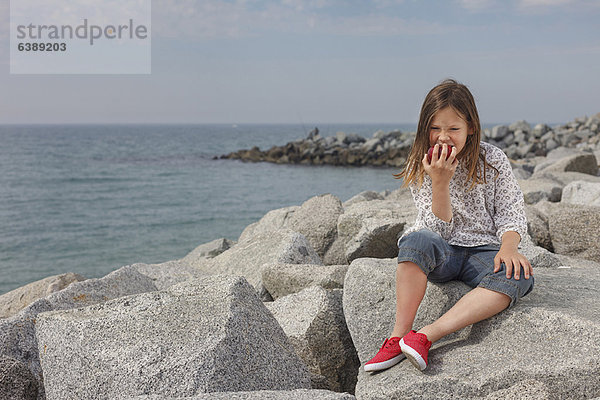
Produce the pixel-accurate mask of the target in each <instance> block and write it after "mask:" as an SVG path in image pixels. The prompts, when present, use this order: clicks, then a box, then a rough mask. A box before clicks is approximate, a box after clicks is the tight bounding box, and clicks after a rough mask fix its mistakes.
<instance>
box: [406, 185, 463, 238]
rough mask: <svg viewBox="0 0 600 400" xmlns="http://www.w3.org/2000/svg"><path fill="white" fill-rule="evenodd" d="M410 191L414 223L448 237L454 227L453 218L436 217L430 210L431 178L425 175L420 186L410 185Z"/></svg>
mask: <svg viewBox="0 0 600 400" xmlns="http://www.w3.org/2000/svg"><path fill="white" fill-rule="evenodd" d="M410 191H411V193H412V195H413V200H414V202H415V206H416V207H417V221H416V225H417V226H418V227H419V228H426V229H429V230H430V231H433V232H436V233H438V234H439V235H440V236H441V237H443V238H444V239H446V240H448V239H450V237H451V235H452V230H453V229H454V218H452V219H451V220H450V222H446V221H444V220H442V219H440V218H438V217H437V216H436V215H435V214H434V213H433V211H431V204H432V191H431V180H430V179H429V177H425V179H424V182H423V185H422V186H421V187H420V188H417V187H416V186H414V185H411V187H410Z"/></svg>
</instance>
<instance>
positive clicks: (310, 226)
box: [239, 194, 344, 259]
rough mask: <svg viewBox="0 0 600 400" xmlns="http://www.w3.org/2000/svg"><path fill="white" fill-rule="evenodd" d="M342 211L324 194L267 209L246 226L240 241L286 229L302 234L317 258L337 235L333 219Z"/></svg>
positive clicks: (335, 201)
mask: <svg viewBox="0 0 600 400" xmlns="http://www.w3.org/2000/svg"><path fill="white" fill-rule="evenodd" d="M343 212H344V209H343V207H342V203H341V201H340V199H338V198H337V197H335V196H333V195H331V194H324V195H321V196H315V197H312V198H310V199H308V200H307V201H305V202H304V203H303V204H302V206H299V207H298V206H293V207H286V208H281V209H278V210H272V211H269V212H268V213H267V214H265V216H264V217H262V218H261V219H260V220H259V221H258V222H256V223H254V224H252V225H249V226H248V227H246V229H244V231H243V232H242V234H241V235H240V238H239V241H240V242H244V241H248V240H249V239H251V238H252V237H253V236H255V235H257V234H261V233H269V232H273V231H276V230H278V229H282V228H288V229H291V230H293V231H295V232H298V233H301V234H302V235H304V236H305V237H306V239H307V240H308V242H309V243H310V244H311V246H312V247H313V248H314V249H315V251H316V252H317V254H318V255H319V257H320V258H321V259H323V258H324V257H325V254H326V252H327V250H328V249H329V248H330V247H331V244H332V243H333V242H334V240H335V238H336V236H337V221H338V218H339V216H340V215H341V214H342V213H343Z"/></svg>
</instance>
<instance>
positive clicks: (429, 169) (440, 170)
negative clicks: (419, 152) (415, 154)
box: [421, 144, 458, 185]
mask: <svg viewBox="0 0 600 400" xmlns="http://www.w3.org/2000/svg"><path fill="white" fill-rule="evenodd" d="M441 146H442V153H441V154H440V155H439V156H438V153H439V149H440V145H439V144H436V145H435V146H434V149H433V154H432V156H431V162H429V160H428V158H427V153H425V155H424V156H423V160H421V163H422V164H423V168H424V169H425V172H426V173H427V175H429V177H430V178H431V182H432V184H433V185H440V184H443V185H449V184H450V180H451V179H452V176H453V175H454V171H456V167H457V166H458V160H457V159H456V147H452V152H451V153H450V156H449V157H448V145H447V144H444V145H441Z"/></svg>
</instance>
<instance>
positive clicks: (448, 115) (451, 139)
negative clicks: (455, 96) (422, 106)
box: [429, 107, 473, 154]
mask: <svg viewBox="0 0 600 400" xmlns="http://www.w3.org/2000/svg"><path fill="white" fill-rule="evenodd" d="M472 134H473V130H472V129H469V125H468V124H467V121H465V120H464V119H463V118H462V117H461V116H460V115H459V114H458V113H457V112H456V111H454V109H453V108H451V107H446V108H442V109H441V110H439V111H438V112H436V113H435V114H434V115H433V121H432V122H431V128H430V130H429V145H431V146H434V145H436V144H439V145H440V146H441V145H442V144H447V145H451V146H454V147H456V154H460V152H461V151H462V150H463V149H464V147H465V143H466V141H467V136H468V135H472Z"/></svg>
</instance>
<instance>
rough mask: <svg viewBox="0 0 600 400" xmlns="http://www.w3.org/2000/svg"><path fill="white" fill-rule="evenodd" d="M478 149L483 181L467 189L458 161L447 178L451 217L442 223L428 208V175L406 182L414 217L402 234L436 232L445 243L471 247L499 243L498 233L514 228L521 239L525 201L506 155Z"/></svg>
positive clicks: (487, 147) (464, 172)
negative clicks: (416, 181) (419, 182)
mask: <svg viewBox="0 0 600 400" xmlns="http://www.w3.org/2000/svg"><path fill="white" fill-rule="evenodd" d="M480 151H481V152H482V154H484V156H485V159H486V160H487V162H488V164H490V165H493V166H494V167H496V169H498V177H497V178H496V179H494V177H495V176H496V171H494V170H493V169H492V168H490V167H488V168H487V170H486V178H487V183H484V184H478V185H475V186H474V187H473V189H471V190H469V186H470V185H471V183H470V182H469V181H468V171H467V169H466V168H464V167H463V166H462V165H461V163H460V161H459V164H458V167H457V168H456V171H455V172H454V175H453V176H452V179H451V180H450V203H451V204H452V220H450V222H446V221H444V220H441V219H440V218H438V217H437V216H436V215H435V214H434V213H433V212H432V211H431V197H432V194H431V178H430V177H429V176H428V175H427V174H425V176H424V179H423V185H422V186H421V187H420V188H419V187H418V185H417V184H412V185H410V191H411V193H412V196H413V199H414V202H415V206H416V207H417V220H416V221H415V224H414V225H413V226H412V227H410V228H409V229H407V230H406V231H405V232H404V233H403V235H402V236H405V235H407V234H409V233H410V232H415V231H418V230H420V229H424V228H425V229H429V230H431V231H433V232H437V233H438V234H440V236H442V237H443V238H444V239H445V240H446V241H447V242H448V244H451V245H457V246H464V247H474V246H481V245H484V244H501V243H502V235H503V234H504V233H506V232H508V231H515V232H517V233H518V234H519V235H521V239H524V238H525V235H526V234H527V218H526V217H525V202H524V201H523V193H522V192H521V189H520V188H519V184H518V183H517V179H516V178H515V175H514V174H513V172H512V168H511V166H510V162H509V161H508V158H507V157H506V154H504V152H503V151H502V150H501V149H499V148H498V147H496V146H493V145H491V144H489V143H485V142H481V144H480Z"/></svg>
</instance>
